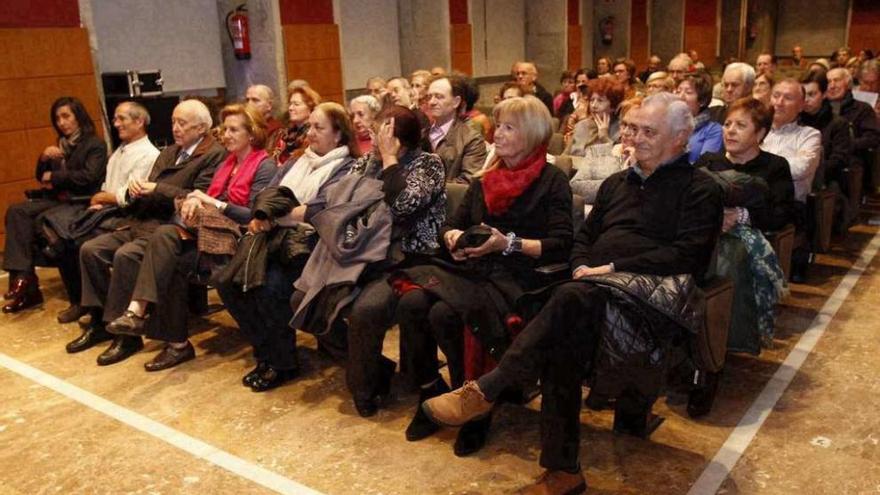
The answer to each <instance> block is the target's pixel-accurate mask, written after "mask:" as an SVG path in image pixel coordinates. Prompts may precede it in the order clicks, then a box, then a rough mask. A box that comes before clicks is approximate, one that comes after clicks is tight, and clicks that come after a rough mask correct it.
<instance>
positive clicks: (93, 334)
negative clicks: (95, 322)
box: [64, 325, 113, 354]
mask: <svg viewBox="0 0 880 495" xmlns="http://www.w3.org/2000/svg"><path fill="white" fill-rule="evenodd" d="M112 338H113V335H111V334H110V333H108V332H107V330H104V327H103V326H97V327H96V326H92V325H89V326H88V327H86V328H85V330H83V333H82V334H81V335H80V336H79V337H77V338H75V339H73V340H71V341H70V342H68V343H67V346H65V347H64V348H65V349H66V350H67V353H68V354H76V353H77V352H82V351H84V350H86V349H91V348H92V347H94V346H96V345H97V344H100V343H101V342H106V341H108V340H110V339H112Z"/></svg>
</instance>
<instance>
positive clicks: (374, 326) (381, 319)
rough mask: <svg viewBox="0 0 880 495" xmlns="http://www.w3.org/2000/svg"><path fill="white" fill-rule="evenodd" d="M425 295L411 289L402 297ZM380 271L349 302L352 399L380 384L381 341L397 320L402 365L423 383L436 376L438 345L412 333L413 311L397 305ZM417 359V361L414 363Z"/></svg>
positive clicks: (363, 396) (427, 336)
mask: <svg viewBox="0 0 880 495" xmlns="http://www.w3.org/2000/svg"><path fill="white" fill-rule="evenodd" d="M410 294H413V296H411V297H418V295H422V296H424V294H423V293H422V291H420V290H417V291H412V292H410V293H408V294H406V295H405V296H404V297H403V299H407V297H408V296H410ZM398 303H399V301H398V298H397V297H396V296H395V295H394V292H393V290H392V289H391V286H390V285H389V284H388V275H387V274H383V275H382V276H381V277H379V278H378V279H376V280H373V281H371V282H370V283H368V284H367V285H366V286H365V287H364V288H363V290H362V291H361V293H360V294H359V295H358V297H357V299H356V300H355V302H354V303H353V304H352V308H351V312H350V314H349V320H348V327H349V328H348V364H347V366H346V375H345V376H346V383H347V384H348V388H349V390H350V391H351V393H352V395H353V396H354V398H355V399H360V400H363V399H369V398H371V397H372V396H373V395H374V393H375V390H376V387H377V385H378V384H379V378H380V371H381V363H382V343H383V341H384V340H385V333H386V332H387V331H388V329H389V328H391V326H393V325H394V323H395V322H399V323H400V342H401V345H400V347H401V368H403V369H407V370H412V371H414V372H415V373H416V375H415V376H414V380H415V381H416V382H418V383H419V384H422V383H424V380H425V379H426V378H425V376H426V375H429V376H432V377H436V376H437V367H438V362H437V345H436V344H435V343H434V339H433V338H431V336H430V334H428V333H425V332H420V331H419V332H412V331H411V329H412V326H413V325H412V324H411V322H412V320H413V319H417V318H418V315H417V313H418V312H416V314H413V312H412V311H410V310H409V307H408V306H406V305H403V306H401V305H399V304H398ZM413 361H417V362H413Z"/></svg>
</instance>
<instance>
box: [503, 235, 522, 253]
mask: <svg viewBox="0 0 880 495" xmlns="http://www.w3.org/2000/svg"><path fill="white" fill-rule="evenodd" d="M522 242H523V240H522V237H517V236H516V234H515V233H513V232H508V233H507V247H506V248H504V251H502V252H501V254H503V255H504V256H509V255H511V254H513V253H521V252H522Z"/></svg>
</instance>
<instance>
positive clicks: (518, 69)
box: [510, 61, 553, 115]
mask: <svg viewBox="0 0 880 495" xmlns="http://www.w3.org/2000/svg"><path fill="white" fill-rule="evenodd" d="M510 75H511V76H513V78H514V80H516V82H517V83H519V84H520V85H521V86H523V87H524V88H529V89H532V90H533V91H534V94H535V97H536V98H538V99H539V100H541V102H542V103H543V104H544V105H546V106H547V109H548V110H550V115H553V97H552V96H551V95H550V93H548V92H547V90H546V89H544V87H543V86H541V85H540V84H539V83H538V67H537V66H536V65H535V64H534V63H532V62H524V61H519V62H515V63H514V64H513V67H512V68H511V69H510Z"/></svg>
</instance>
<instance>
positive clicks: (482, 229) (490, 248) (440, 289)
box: [394, 96, 572, 456]
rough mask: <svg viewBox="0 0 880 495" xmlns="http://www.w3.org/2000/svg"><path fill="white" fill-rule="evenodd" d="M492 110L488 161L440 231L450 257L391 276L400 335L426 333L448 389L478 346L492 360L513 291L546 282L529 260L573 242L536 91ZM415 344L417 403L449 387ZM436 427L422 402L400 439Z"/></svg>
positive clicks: (568, 204) (479, 356)
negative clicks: (445, 367)
mask: <svg viewBox="0 0 880 495" xmlns="http://www.w3.org/2000/svg"><path fill="white" fill-rule="evenodd" d="M494 117H495V124H496V129H495V159H494V161H493V162H492V163H491V164H490V165H489V167H488V168H487V169H486V171H485V172H484V173H483V174H482V176H481V177H478V178H477V180H475V181H474V182H472V183H471V185H470V186H469V188H468V190H467V192H466V193H465V196H464V199H463V201H462V203H461V205H460V206H459V207H458V209H457V210H456V211H455V212H454V213H453V214H452V216H451V217H450V218H449V219H448V220H447V223H446V226H445V227H444V228H443V230H442V239H441V241H442V242H441V244H442V245H443V246H444V247H445V248H446V250H447V251H448V253H449V256H450V258H451V259H450V260H449V261H438V262H437V263H435V264H432V265H428V266H421V267H415V268H412V269H408V270H404V271H402V272H401V274H400V275H399V276H398V277H396V278H395V280H394V284H395V289H396V290H397V292H398V294H399V296H400V302H399V308H400V309H399V321H400V328H401V336H402V337H401V338H402V339H403V336H405V335H406V336H408V337H407V339H408V341H409V342H412V341H418V339H417V338H416V337H415V336H417V335H418V334H419V333H425V332H429V333H430V337H433V338H434V339H435V340H436V342H437V343H438V344H439V346H440V348H441V350H442V351H443V353H444V354H445V355H446V359H447V362H448V364H449V374H450V377H451V379H452V384H451V385H452V387H453V388H458V387H461V386H462V384H463V382H464V379H465V377H466V375H471V376H467V378H469V379H474V378H476V377H477V376H478V375H479V374H481V373H482V372H484V371H488V369H487V366H488V360H485V361H484V360H483V358H484V352H485V353H488V354H489V356H490V357H491V358H494V359H497V358H498V357H499V353H503V349H504V348H505V347H506V345H507V343H509V341H510V339H511V337H510V333H509V331H510V330H511V329H513V327H515V326H516V321H515V320H516V318H515V317H514V316H513V313H514V311H513V307H514V305H515V302H516V300H517V298H518V297H519V296H520V295H521V294H522V293H524V292H526V291H530V290H534V289H537V288H539V287H541V286H542V285H543V284H544V279H542V277H540V276H539V274H538V273H537V272H536V271H535V268H537V267H539V266H542V265H548V264H552V263H557V262H563V261H565V260H566V259H567V257H568V254H569V250H570V248H571V243H572V195H571V189H570V188H569V186H568V178H567V177H566V174H565V173H564V172H562V171H561V170H560V169H558V168H556V167H554V166H552V165H549V164H547V162H546V159H545V156H546V151H547V143H548V141H549V140H550V136H551V134H552V132H553V131H552V127H551V126H552V124H551V118H550V112H549V111H548V110H547V107H546V106H544V104H543V103H541V101H540V100H538V99H537V98H535V97H533V96H525V97H516V98H511V99H508V100H504V101H502V102H500V103H499V104H498V105H497V106H496V107H495V109H494ZM466 342H467V345H466ZM419 349H424V346H407V351H408V352H409V354H410V356H409V358H408V359H407V362H408V363H409V364H410V366H411V367H412V368H414V369H413V370H412V373H413V374H414V376H415V377H417V378H418V381H419V382H420V383H419V385H420V386H421V391H420V396H419V399H420V400H419V403H420V404H421V402H423V401H425V400H427V399H430V398H432V397H435V396H437V395H440V394H442V393H444V392H447V391H448V390H449V387H448V386H447V384H446V383H445V382H444V381H443V379H442V378H441V377H440V375H439V374H438V373H437V368H436V366H434V367H433V369H421V368H422V367H425V364H426V363H427V364H428V365H430V364H431V363H432V362H433V360H431V359H430V357H429V356H416V355H413V353H414V351H417V350H419ZM432 352H433V351H432ZM466 355H467V356H468V357H467V359H466ZM472 358H473V359H472ZM480 361H483V362H482V363H480ZM475 363H476V364H477V365H476V366H474V364H475ZM490 419H491V418H490V417H488V416H487V417H485V418H482V419H480V420H477V421H474V422H472V423H468V424H467V425H465V426H464V427H463V428H462V429H461V430H460V431H459V434H458V438H457V439H456V442H455V448H454V450H455V454H456V455H459V456H464V455H468V454H471V453H473V452H476V451H477V450H479V449H480V448H481V447H482V446H483V444H484V443H485V441H486V436H487V434H488V431H489V423H490ZM438 428H439V427H437V426H436V425H434V423H432V422H431V421H430V420H429V419H428V418H427V416H426V415H425V414H424V413H423V412H422V410H421V408H420V407H419V408H417V409H416V415H415V417H414V418H413V420H412V422H411V423H410V425H409V426H408V427H407V430H406V437H407V440H410V441H415V440H420V439H422V438H425V437H427V436H430V435H431V434H433V433H434V432H436V431H437V430H438Z"/></svg>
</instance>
